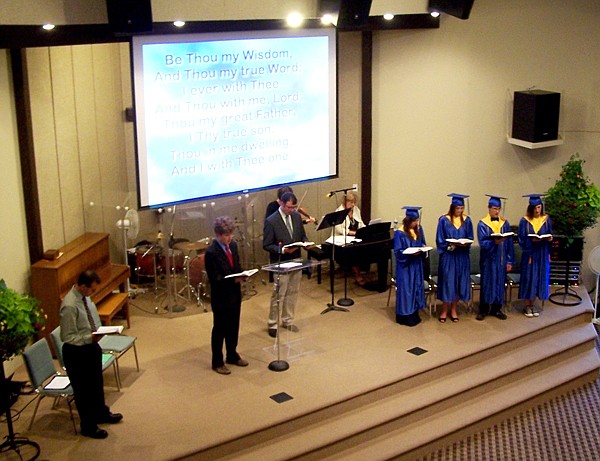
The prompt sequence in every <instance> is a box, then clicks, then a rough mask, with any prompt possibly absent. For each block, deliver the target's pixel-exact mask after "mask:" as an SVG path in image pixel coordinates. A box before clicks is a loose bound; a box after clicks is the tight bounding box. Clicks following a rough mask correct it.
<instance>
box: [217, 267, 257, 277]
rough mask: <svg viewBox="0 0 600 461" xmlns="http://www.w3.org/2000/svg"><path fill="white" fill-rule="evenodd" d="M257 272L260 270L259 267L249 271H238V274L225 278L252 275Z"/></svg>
mask: <svg viewBox="0 0 600 461" xmlns="http://www.w3.org/2000/svg"><path fill="white" fill-rule="evenodd" d="M257 272H258V269H248V270H247V271H243V272H238V273H237V274H229V275H226V276H225V278H226V279H230V278H233V277H252V276H253V275H254V274H256V273H257Z"/></svg>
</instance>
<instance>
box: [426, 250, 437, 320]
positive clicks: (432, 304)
mask: <svg viewBox="0 0 600 461" xmlns="http://www.w3.org/2000/svg"><path fill="white" fill-rule="evenodd" d="M427 259H428V262H429V276H428V277H427V284H428V285H429V315H431V316H433V314H434V311H435V310H436V307H437V302H436V299H435V297H436V293H437V288H438V270H439V266H440V255H439V254H438V252H437V249H436V248H434V249H433V250H431V251H430V252H429V257H428V258H427Z"/></svg>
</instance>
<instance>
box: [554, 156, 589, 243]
mask: <svg viewBox="0 0 600 461" xmlns="http://www.w3.org/2000/svg"><path fill="white" fill-rule="evenodd" d="M584 163H585V160H583V159H582V158H581V157H580V156H579V153H576V154H574V155H572V156H571V158H570V159H569V161H568V162H567V163H565V164H564V165H563V167H562V171H561V172H560V178H559V179H558V180H557V181H556V183H555V184H554V186H552V187H551V188H550V189H548V193H547V195H546V197H545V199H544V201H545V204H546V212H547V213H548V214H549V215H550V217H551V218H552V227H553V230H552V232H553V233H554V234H556V235H566V236H569V237H574V236H581V235H583V231H584V230H585V229H587V228H588V227H594V226H595V225H596V221H597V220H598V217H600V190H598V188H597V187H596V185H595V184H594V183H592V182H591V181H590V178H589V177H587V176H585V174H584V173H583V164H584Z"/></svg>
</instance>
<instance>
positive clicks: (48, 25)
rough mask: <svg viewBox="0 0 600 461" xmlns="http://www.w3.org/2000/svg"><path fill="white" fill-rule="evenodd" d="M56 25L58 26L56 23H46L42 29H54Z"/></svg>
mask: <svg viewBox="0 0 600 461" xmlns="http://www.w3.org/2000/svg"><path fill="white" fill-rule="evenodd" d="M55 27H56V26H55V25H54V24H44V25H43V26H42V29H44V30H52V29H54V28H55Z"/></svg>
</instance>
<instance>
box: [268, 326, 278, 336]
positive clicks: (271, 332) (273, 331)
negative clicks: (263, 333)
mask: <svg viewBox="0 0 600 461" xmlns="http://www.w3.org/2000/svg"><path fill="white" fill-rule="evenodd" d="M269 336H270V337H271V338H276V337H277V328H269Z"/></svg>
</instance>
